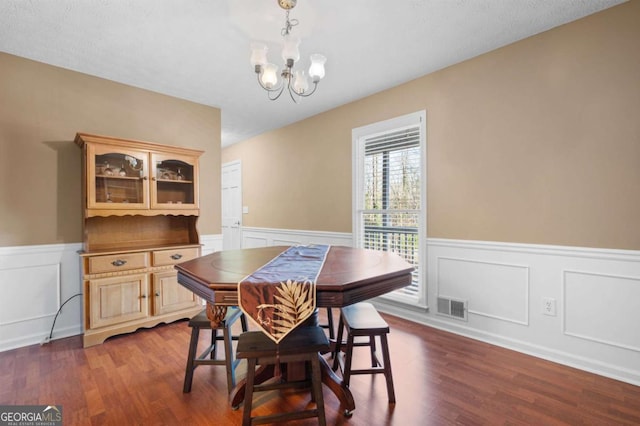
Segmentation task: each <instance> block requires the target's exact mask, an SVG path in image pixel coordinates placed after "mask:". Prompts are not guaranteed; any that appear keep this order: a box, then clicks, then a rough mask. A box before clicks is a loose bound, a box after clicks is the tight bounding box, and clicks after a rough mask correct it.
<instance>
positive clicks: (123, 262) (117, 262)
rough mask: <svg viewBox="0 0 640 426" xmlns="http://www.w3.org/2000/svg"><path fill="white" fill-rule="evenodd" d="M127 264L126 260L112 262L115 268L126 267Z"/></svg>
mask: <svg viewBox="0 0 640 426" xmlns="http://www.w3.org/2000/svg"><path fill="white" fill-rule="evenodd" d="M125 263H127V261H126V260H120V259H118V260H114V261H113V262H111V264H112V265H113V266H122V265H124V264H125Z"/></svg>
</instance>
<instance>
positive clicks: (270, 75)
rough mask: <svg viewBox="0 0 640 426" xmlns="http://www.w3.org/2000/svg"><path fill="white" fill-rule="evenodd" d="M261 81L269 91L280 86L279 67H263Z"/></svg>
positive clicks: (267, 65) (265, 65) (271, 65)
mask: <svg viewBox="0 0 640 426" xmlns="http://www.w3.org/2000/svg"><path fill="white" fill-rule="evenodd" d="M260 81H261V82H262V84H263V85H264V87H266V88H267V89H272V88H273V87H275V86H276V84H278V67H277V66H275V65H274V64H269V63H267V64H264V65H263V66H262V74H261V75H260Z"/></svg>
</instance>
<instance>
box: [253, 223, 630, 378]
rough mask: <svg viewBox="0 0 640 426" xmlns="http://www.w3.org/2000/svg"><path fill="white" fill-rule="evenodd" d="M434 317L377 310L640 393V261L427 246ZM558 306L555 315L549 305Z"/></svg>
mask: <svg viewBox="0 0 640 426" xmlns="http://www.w3.org/2000/svg"><path fill="white" fill-rule="evenodd" d="M242 241H243V248H251V247H266V246H272V245H293V244H312V243H317V244H333V245H346V246H351V245H352V235H351V234H347V233H326V232H315V231H296V230H283V229H266V228H244V229H243V232H242ZM425 243H426V247H427V258H428V261H427V274H426V277H427V282H428V286H427V302H428V305H429V308H428V309H427V310H426V312H425V310H424V309H422V308H420V307H411V306H407V305H400V304H398V303H395V302H393V301H389V300H388V299H385V298H378V299H376V300H375V301H374V303H375V304H376V306H377V307H378V308H379V309H380V310H381V311H383V312H388V313H390V314H394V315H397V316H400V317H403V318H407V319H410V320H413V321H416V322H419V323H422V324H426V325H429V326H432V327H436V328H439V329H443V330H447V331H450V332H452V333H456V334H460V335H464V336H467V337H471V338H474V339H478V340H482V341H485V342H488V343H492V344H495V345H498V346H502V347H506V348H510V349H514V350H517V351H519V352H523V353H527V354H530V355H533V356H537V357H540V358H544V359H548V360H551V361H555V362H559V363H561V364H565V365H569V366H572V367H575V368H579V369H582V370H586V371H590V372H593V373H596V374H600V375H603V376H607V377H611V378H614V379H618V380H622V381H625V382H628V383H632V384H635V385H640V331H639V328H638V325H639V324H640V252H638V251H628V250H607V249H590V248H580V247H563V246H543V245H533V244H510V243H495V242H482V241H460V240H447V239H426V240H425ZM437 297H448V298H453V299H460V300H464V301H466V302H467V320H466V321H463V320H459V319H453V318H449V317H445V316H441V315H438V314H437V313H436V302H435V301H436V299H437ZM545 299H553V300H554V301H555V311H556V312H555V316H550V315H546V314H544V312H543V301H544V300H545Z"/></svg>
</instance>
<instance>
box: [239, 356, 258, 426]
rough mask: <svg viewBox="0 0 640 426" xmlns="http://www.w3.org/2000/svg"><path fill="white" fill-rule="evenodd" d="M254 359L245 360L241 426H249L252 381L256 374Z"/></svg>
mask: <svg viewBox="0 0 640 426" xmlns="http://www.w3.org/2000/svg"><path fill="white" fill-rule="evenodd" d="M256 362H257V360H256V359H255V358H249V359H247V384H246V386H245V389H244V411H243V413H242V426H251V410H252V405H253V380H254V376H255V374H256Z"/></svg>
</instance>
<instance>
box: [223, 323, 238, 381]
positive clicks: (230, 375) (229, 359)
mask: <svg viewBox="0 0 640 426" xmlns="http://www.w3.org/2000/svg"><path fill="white" fill-rule="evenodd" d="M222 337H223V339H224V362H225V364H226V365H225V366H226V369H227V389H228V391H229V393H231V391H232V390H233V388H234V386H235V385H236V374H235V362H234V360H233V346H232V345H233V341H232V332H231V326H229V325H226V326H225V327H224V329H223V330H222Z"/></svg>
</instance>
